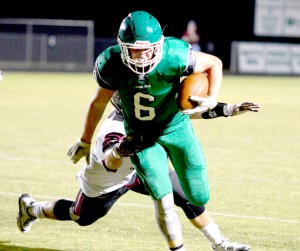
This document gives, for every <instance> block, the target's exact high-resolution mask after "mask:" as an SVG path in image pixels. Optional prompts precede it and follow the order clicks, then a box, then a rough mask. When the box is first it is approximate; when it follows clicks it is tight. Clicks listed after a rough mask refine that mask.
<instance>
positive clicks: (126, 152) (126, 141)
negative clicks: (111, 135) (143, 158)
mask: <svg viewBox="0 0 300 251" xmlns="http://www.w3.org/2000/svg"><path fill="white" fill-rule="evenodd" d="M141 147H142V140H141V137H140V136H137V135H134V136H133V135H127V136H124V137H123V138H122V139H121V141H120V142H119V143H118V144H116V145H115V146H114V147H113V149H112V154H113V156H114V157H115V158H116V159H121V158H125V157H129V156H132V155H134V154H135V153H137V152H138V151H140V150H141Z"/></svg>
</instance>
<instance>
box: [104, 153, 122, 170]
mask: <svg viewBox="0 0 300 251" xmlns="http://www.w3.org/2000/svg"><path fill="white" fill-rule="evenodd" d="M122 159H123V158H122V157H118V156H115V155H114V154H113V150H112V149H110V150H107V151H106V152H105V158H104V161H105V165H106V166H107V167H108V168H109V169H112V170H117V169H118V168H119V167H120V166H121V165H122V163H123V160H122Z"/></svg>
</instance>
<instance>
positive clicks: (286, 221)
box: [118, 202, 300, 224]
mask: <svg viewBox="0 0 300 251" xmlns="http://www.w3.org/2000/svg"><path fill="white" fill-rule="evenodd" d="M118 205H121V206H127V207H143V208H152V205H145V204H137V203H124V202H122V203H118ZM178 210H180V209H178ZM209 213H210V214H211V215H216V216H223V217H228V218H241V219H254V220H265V221H276V222H285V223H295V224H300V221H299V220H289V219H277V218H272V217H265V216H250V215H239V214H225V213H219V212H211V211H210V212H209Z"/></svg>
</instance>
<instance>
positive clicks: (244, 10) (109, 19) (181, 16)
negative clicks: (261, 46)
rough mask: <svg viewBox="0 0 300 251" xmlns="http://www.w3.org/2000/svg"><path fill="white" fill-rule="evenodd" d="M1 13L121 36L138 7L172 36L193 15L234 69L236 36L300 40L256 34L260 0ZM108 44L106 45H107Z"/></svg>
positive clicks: (151, 0) (24, 8)
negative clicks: (84, 23) (88, 24)
mask: <svg viewBox="0 0 300 251" xmlns="http://www.w3.org/2000/svg"><path fill="white" fill-rule="evenodd" d="M6 5H7V7H6V8H2V7H1V10H0V18H48V19H75V20H93V21H94V24H95V36H96V38H100V39H101V37H105V38H107V37H111V38H115V37H116V34H117V31H118V28H119V25H120V23H121V21H122V20H123V18H125V17H126V15H127V14H128V13H129V12H131V11H134V10H146V11H148V12H150V13H151V14H153V15H154V16H155V17H156V18H157V19H158V20H159V22H160V23H161V26H162V28H164V34H165V35H166V36H168V35H171V36H175V37H181V35H182V33H183V32H184V30H185V28H186V24H187V22H188V21H189V20H191V19H194V20H196V21H197V23H198V30H199V33H200V36H201V47H202V51H206V52H207V44H208V43H213V45H214V50H213V51H210V53H212V54H214V55H216V56H219V57H220V58H221V59H222V60H223V63H224V68H227V69H228V68H229V64H230V47H231V42H232V41H276V42H299V39H298V40H297V41H296V39H292V38H280V37H273V38H272V37H256V36H255V35H254V34H253V21H254V6H255V0H243V1H242V0H226V1H223V0H207V1H201V0H198V1H188V0H186V1H169V0H127V1H112V0H111V1H103V0H102V1H99V0H98V1H80V0H77V1H74V2H72V1H70V2H69V1H45V2H44V1H43V2H41V1H40V2H37V3H34V4H33V3H28V2H20V3H17V2H14V1H11V2H8V1H6ZM101 49H102V48H101Z"/></svg>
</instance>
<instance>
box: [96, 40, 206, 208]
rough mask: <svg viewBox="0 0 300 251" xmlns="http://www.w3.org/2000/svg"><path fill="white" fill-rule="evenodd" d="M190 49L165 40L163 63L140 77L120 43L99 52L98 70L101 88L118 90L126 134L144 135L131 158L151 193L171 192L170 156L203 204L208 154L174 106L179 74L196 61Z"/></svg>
mask: <svg viewBox="0 0 300 251" xmlns="http://www.w3.org/2000/svg"><path fill="white" fill-rule="evenodd" d="M191 53H192V52H191V51H190V46H189V44H188V43H187V42H185V41H183V40H181V39H177V38H173V37H168V38H165V40H164V45H163V51H162V59H161V61H160V62H159V63H158V64H157V65H156V67H155V68H154V69H153V70H152V71H151V72H150V73H147V74H145V75H139V74H137V73H134V72H133V71H132V70H131V69H129V67H127V66H126V65H125V64H124V63H123V61H122V59H121V50H120V47H119V45H116V46H112V47H109V48H107V49H106V50H105V51H103V52H102V53H101V54H100V55H99V56H98V58H97V61H96V65H95V71H94V73H95V77H96V79H97V82H98V83H99V85H100V86H101V87H103V88H106V89H110V90H117V91H118V92H119V96H120V98H121V105H122V112H123V116H124V124H125V129H126V133H127V134H128V133H137V134H140V135H142V136H143V146H144V148H143V149H142V150H141V151H139V152H137V153H136V154H135V155H134V156H132V157H131V161H132V163H133V165H134V166H135V169H136V171H137V173H138V175H139V177H140V178H141V179H142V180H143V183H144V184H145V188H146V190H147V191H148V192H149V194H150V195H151V197H152V198H153V199H155V200H157V199H161V198H163V197H164V196H165V195H167V194H169V193H172V184H171V181H170V179H169V175H168V159H170V160H171V162H172V164H173V167H174V168H175V171H176V173H177V174H178V177H179V180H180V184H181V186H182V188H183V190H184V192H185V194H186V196H187V198H188V200H189V201H190V202H191V203H192V204H195V205H203V204H205V203H206V202H207V201H208V198H209V184H208V180H207V173H206V161H205V157H204V154H203V151H202V148H201V145H200V142H199V141H198V138H197V137H196V135H195V133H194V130H193V127H192V125H191V122H190V118H189V116H188V115H185V114H182V113H181V112H180V111H179V108H178V106H177V104H176V94H177V92H178V90H179V87H180V80H181V77H182V76H184V75H188V72H190V66H191V65H193V62H192V63H190V61H193V60H191V58H192V57H190V56H191V55H193V54H191Z"/></svg>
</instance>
